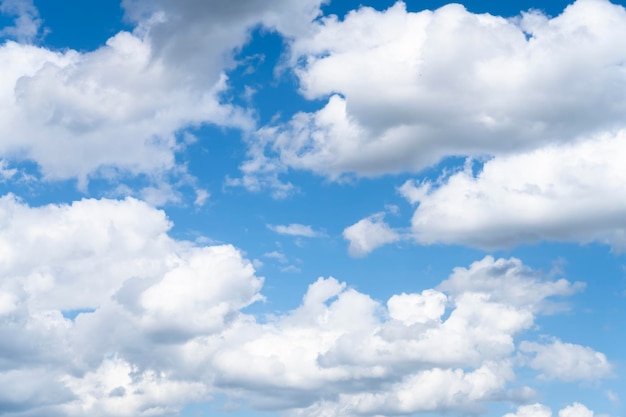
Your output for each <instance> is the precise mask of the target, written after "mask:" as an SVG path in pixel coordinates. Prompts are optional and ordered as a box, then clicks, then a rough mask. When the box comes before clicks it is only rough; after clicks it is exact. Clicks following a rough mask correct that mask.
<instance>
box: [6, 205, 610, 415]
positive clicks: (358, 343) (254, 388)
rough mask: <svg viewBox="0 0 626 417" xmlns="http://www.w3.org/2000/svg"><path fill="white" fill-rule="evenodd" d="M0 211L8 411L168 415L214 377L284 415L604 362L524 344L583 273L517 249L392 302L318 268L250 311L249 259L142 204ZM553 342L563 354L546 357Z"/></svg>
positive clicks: (579, 373) (577, 376) (483, 386)
mask: <svg viewBox="0 0 626 417" xmlns="http://www.w3.org/2000/svg"><path fill="white" fill-rule="evenodd" d="M0 211H1V213H2V216H0V218H2V223H0V248H1V249H2V250H1V251H0V253H1V256H2V259H1V262H0V268H1V270H0V274H1V275H2V276H3V280H2V282H1V283H0V322H1V323H2V326H0V328H1V329H2V330H1V332H2V335H1V336H2V337H0V349H1V350H2V351H3V352H4V355H3V359H2V360H0V380H1V381H3V383H5V384H6V385H10V386H15V387H18V388H19V389H15V390H13V391H11V392H10V393H9V392H5V393H3V394H2V397H0V402H1V403H2V404H3V409H4V410H11V411H8V412H7V413H6V415H7V416H11V415H18V413H22V414H19V415H37V414H39V415H40V414H41V413H42V412H45V414H46V415H51V416H57V415H59V416H61V415H64V416H80V415H85V414H89V415H94V416H102V417H106V416H120V415H121V416H136V415H153V416H166V415H173V414H175V413H176V412H177V410H179V409H180V407H181V405H182V404H184V403H185V402H188V401H195V400H207V399H209V398H210V397H211V396H212V395H214V394H216V393H223V394H226V395H228V396H229V397H231V399H232V400H233V401H235V402H239V403H249V404H250V405H251V406H253V407H255V408H261V409H268V408H270V409H277V410H283V411H288V412H290V413H293V414H294V415H318V416H324V415H335V414H338V413H339V414H342V415H346V416H351V415H355V416H356V415H371V416H374V415H380V414H384V415H399V414H407V413H414V412H420V411H445V410H448V411H453V410H459V409H464V410H470V409H472V410H480V409H481V408H482V407H484V406H485V404H486V402H488V401H490V400H493V399H496V398H508V397H510V396H511V395H512V394H511V392H513V391H512V390H513V389H514V388H515V387H514V377H515V373H516V369H517V368H518V367H519V366H529V367H530V369H537V370H538V371H539V372H540V373H541V375H545V376H546V377H549V378H556V379H563V380H566V381H576V380H586V379H589V380H593V379H598V378H603V377H605V376H607V374H608V373H609V372H610V369H611V366H610V364H609V362H608V361H607V359H606V358H605V357H604V356H603V355H602V354H601V353H598V352H595V351H593V350H592V349H591V348H589V347H583V346H578V345H573V344H567V343H561V342H554V343H553V344H552V345H541V344H539V343H536V342H533V341H525V342H524V341H522V342H521V344H520V343H519V339H520V338H521V337H522V336H523V334H524V331H525V330H527V329H529V328H530V327H531V326H532V325H533V324H534V323H535V320H536V318H537V317H538V316H539V315H541V314H542V313H544V312H549V311H553V310H554V309H553V308H552V307H551V306H552V303H553V302H552V301H551V299H552V298H554V297H564V296H568V295H570V294H572V293H574V292H576V291H579V290H580V289H581V288H582V284H580V283H574V284H573V283H570V282H568V281H566V280H564V279H561V280H557V281H552V280H547V279H545V278H543V277H541V276H540V275H539V274H538V273H536V272H533V271H531V270H529V269H528V268H527V267H525V266H523V265H522V264H521V262H520V261H518V260H516V259H510V260H505V259H498V260H495V259H492V258H489V257H487V258H485V259H483V260H481V261H478V262H475V263H474V264H472V265H471V266H470V267H469V268H457V269H455V270H454V271H453V273H452V274H451V275H450V277H449V278H448V279H447V280H445V281H443V282H442V283H441V285H440V286H439V287H437V288H434V289H426V290H424V291H422V292H420V293H412V294H405V293H402V294H397V295H394V296H392V297H391V298H390V299H389V300H388V301H387V303H386V304H383V303H381V302H379V301H376V300H374V299H373V298H371V297H370V296H369V295H367V294H364V293H361V292H358V291H356V290H355V289H352V288H350V287H348V286H347V285H346V284H345V283H341V282H339V281H338V280H336V279H334V278H326V279H325V278H320V279H318V280H317V281H315V282H314V283H312V284H311V285H310V286H309V288H308V290H307V292H306V294H305V295H304V297H303V299H302V303H301V305H300V306H299V307H298V308H296V309H295V310H292V311H289V312H285V313H279V314H277V315H275V316H271V317H268V318H267V319H266V320H263V321H259V320H257V319H256V318H255V317H254V316H252V315H249V314H246V313H243V312H242V311H241V310H242V309H243V308H245V307H246V306H248V305H250V304H251V303H253V302H255V301H259V300H262V299H263V296H262V295H261V292H260V291H261V286H262V283H263V279H262V278H259V277H257V276H256V275H255V272H254V269H253V267H252V265H251V264H250V262H248V261H247V260H245V259H244V258H243V257H242V255H241V253H240V252H239V251H238V250H237V249H235V248H233V247H232V246H228V245H223V246H205V247H202V246H197V245H195V244H192V243H190V242H186V241H178V240H175V239H173V238H171V237H170V236H169V235H168V230H169V228H170V227H171V223H170V222H169V221H168V220H167V218H166V216H165V214H164V213H163V212H162V211H160V210H156V209H154V208H152V207H151V206H149V205H147V204H146V203H143V202H140V201H138V200H134V199H131V198H127V199H125V200H105V199H103V200H93V199H92V200H82V201H77V202H74V203H73V204H71V205H46V206H41V207H31V206H28V205H26V204H24V203H22V202H20V201H19V200H18V199H17V198H16V197H14V196H12V195H7V196H4V197H2V198H1V199H0ZM35 254H37V255H35ZM34 341H37V342H36V343H34ZM518 347H519V349H518ZM556 350H558V351H559V352H562V351H567V352H569V353H571V354H572V355H574V356H573V357H574V359H572V360H566V359H563V360H560V361H558V362H553V361H550V360H549V357H550V355H554V354H559V353H558V352H557V353H555V352H556ZM520 355H521V357H524V358H526V359H525V360H523V361H521V362H519V359H518V358H519V357H520ZM561 356H562V357H563V358H564V356H563V355H561ZM546 358H548V359H546ZM593 358H595V361H596V362H597V361H600V362H602V367H600V368H599V367H597V366H595V364H596V363H595V362H594V359H593ZM518 362H519V363H518ZM580 363H586V364H588V365H589V367H588V368H584V367H580ZM555 367H558V369H557V368H555ZM53 381H56V383H55V382H53ZM49 386H55V387H56V388H55V391H50V390H49V389H47V387H49ZM416 387H422V388H421V389H420V390H419V392H421V394H419V395H416V394H415V392H417V391H416ZM423 387H429V389H428V390H424V389H423ZM524 392H526V396H525V398H526V399H528V397H529V395H530V396H532V390H531V389H529V388H526V389H525V390H524ZM42 410H43V411H42Z"/></svg>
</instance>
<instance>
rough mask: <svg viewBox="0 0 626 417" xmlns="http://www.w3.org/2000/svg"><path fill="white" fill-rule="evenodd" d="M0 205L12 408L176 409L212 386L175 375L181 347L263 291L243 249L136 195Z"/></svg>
mask: <svg viewBox="0 0 626 417" xmlns="http://www.w3.org/2000/svg"><path fill="white" fill-rule="evenodd" d="M0 213H2V216H0V217H1V219H2V220H0V248H1V251H0V275H1V276H2V280H1V281H0V322H1V324H2V325H1V326H0V328H1V329H2V330H1V331H0V333H1V335H0V349H1V350H2V351H3V352H4V354H3V358H2V359H1V360H0V380H2V381H4V383H5V385H7V386H8V385H10V386H16V387H21V388H20V389H19V390H15V391H14V392H13V394H11V395H9V396H8V397H6V398H2V400H0V401H2V404H3V409H15V410H28V409H31V408H32V409H33V410H34V409H35V408H36V407H44V406H46V407H50V410H49V411H50V413H46V414H47V415H69V416H73V415H76V416H80V415H84V414H85V413H88V414H90V415H98V416H113V415H129V416H130V415H133V416H134V415H139V414H140V410H146V409H152V410H153V411H152V413H153V414H151V415H171V413H172V412H173V410H176V409H178V408H179V407H180V405H181V404H182V403H183V402H185V401H187V400H190V399H193V398H195V396H197V395H200V394H201V393H206V392H207V385H206V383H204V382H202V381H201V380H199V379H198V380H191V381H190V380H189V379H185V378H182V379H181V378H180V377H177V376H176V375H175V374H177V373H180V372H181V367H179V366H175V367H174V368H171V367H170V365H168V360H167V359H166V358H168V357H170V358H171V355H172V353H173V352H172V351H171V346H176V345H177V344H181V343H184V342H185V341H187V340H190V339H193V338H195V337H199V336H201V335H209V334H213V333H216V332H220V331H222V330H223V329H224V328H225V326H227V323H228V322H230V321H232V320H234V319H235V318H236V316H237V314H239V313H238V312H239V310H240V309H241V308H243V307H245V306H247V305H249V304H250V303H253V302H254V301H256V300H259V299H261V298H262V297H261V295H260V293H259V291H260V289H261V285H262V282H263V280H262V279H261V278H258V277H256V276H255V274H254V269H253V268H252V266H251V264H250V263H249V262H248V261H247V260H245V259H244V258H243V257H242V256H241V254H240V252H239V251H238V250H236V249H235V248H234V247H232V246H229V245H224V246H206V247H199V246H196V245H194V244H192V243H190V242H186V241H177V240H174V239H172V238H171V237H169V235H168V233H167V232H168V230H169V229H170V227H171V223H170V222H169V221H168V219H167V218H166V216H165V214H164V213H163V212H162V211H160V210H156V209H154V208H153V207H151V206H149V205H148V204H146V203H143V202H141V201H138V200H134V199H132V198H127V199H125V200H93V199H90V200H81V201H77V202H74V203H73V204H71V205H65V204H62V205H46V206H41V207H30V206H28V205H26V204H24V203H22V202H20V201H19V200H18V199H17V198H16V197H14V196H12V195H7V196H4V197H2V198H1V199H0ZM33 340H36V341H38V343H36V344H34V343H32V341H33ZM46 386H49V387H52V386H54V387H58V389H56V390H55V391H50V390H49V389H44V387H46ZM165 392H167V393H168V394H167V395H163V394H164V393H165ZM55 413H56V414H55ZM120 413H121V414H120Z"/></svg>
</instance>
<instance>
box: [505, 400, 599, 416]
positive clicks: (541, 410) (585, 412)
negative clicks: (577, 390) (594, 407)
mask: <svg viewBox="0 0 626 417" xmlns="http://www.w3.org/2000/svg"><path fill="white" fill-rule="evenodd" d="M593 415H594V413H593V411H591V410H589V409H588V408H587V407H585V406H584V405H582V404H580V403H574V404H572V405H568V406H567V407H565V408H563V409H561V410H559V417H593ZM504 417H552V410H550V408H549V407H546V406H545V405H543V404H531V405H523V406H521V407H519V408H518V409H517V412H516V413H509V414H506V415H504Z"/></svg>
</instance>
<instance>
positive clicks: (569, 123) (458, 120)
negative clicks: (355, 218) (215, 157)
mask: <svg viewBox="0 0 626 417" xmlns="http://www.w3.org/2000/svg"><path fill="white" fill-rule="evenodd" d="M372 28H376V30H372ZM625 28H626V11H625V10H624V9H623V7H621V6H618V5H613V4H611V3H609V2H608V1H604V0H601V1H586V0H580V1H577V2H576V3H574V4H573V5H571V6H569V7H567V8H566V9H565V10H564V12H563V13H562V14H561V15H560V16H557V17H555V18H548V17H546V16H543V15H541V14H539V13H538V12H530V13H524V14H522V15H521V16H520V17H519V18H515V19H504V18H502V17H499V16H492V15H488V14H473V13H470V12H468V11H466V10H465V9H464V8H463V6H461V5H459V4H451V5H447V6H444V7H442V8H440V9H437V10H435V11H432V12H431V11H422V12H418V13H413V12H407V11H406V9H405V5H404V4H403V3H401V2H398V3H396V4H395V5H394V6H393V7H391V8H389V9H388V10H385V11H376V10H374V9H371V8H367V7H363V8H360V9H359V10H356V11H351V12H350V13H348V15H347V16H346V17H345V19H343V20H338V19H337V18H336V17H325V18H323V19H321V20H319V21H318V22H317V26H316V27H315V32H314V33H313V34H312V35H311V36H300V37H298V38H296V40H295V41H294V44H293V46H292V48H291V51H292V64H293V65H294V66H295V71H296V74H297V75H298V77H299V79H300V85H301V91H302V93H303V95H304V96H305V97H306V98H309V99H325V98H327V97H329V96H330V98H328V102H327V104H326V105H325V106H324V108H322V109H321V110H319V111H317V112H313V113H299V114H297V115H295V116H294V117H293V118H292V120H291V121H290V122H288V123H286V124H283V125H276V126H268V127H265V128H263V129H261V130H260V131H259V132H258V136H259V138H258V142H256V144H255V145H254V146H262V147H265V148H266V149H265V152H259V151H258V149H256V148H255V149H256V150H255V152H253V153H252V154H251V157H252V158H253V159H256V160H257V161H264V162H263V164H260V165H262V166H264V167H267V166H274V167H275V169H274V170H272V172H273V173H274V174H275V175H276V174H280V172H281V170H284V169H286V168H296V169H305V170H311V171H313V172H316V173H319V174H321V175H325V176H328V177H330V178H337V177H340V176H342V175H343V174H346V173H355V174H357V175H361V176H373V175H382V174H386V173H396V172H402V171H407V170H409V171H415V170H420V169H422V168H424V167H426V166H428V165H431V164H433V163H435V162H437V161H439V160H440V159H441V158H443V157H445V156H449V155H454V156H456V155H473V156H479V155H484V154H495V155H500V154H506V153H509V152H512V151H520V150H525V149H529V148H537V147H541V146H544V145H545V144H548V143H559V142H572V141H575V140H578V139H579V138H580V137H581V136H588V135H592V134H595V133H597V132H601V131H605V130H611V129H616V128H623V127H624V126H625V125H624V119H623V117H622V115H623V108H624V106H625V105H626V101H625V100H626V99H625V97H626V91H625V90H624V85H626V83H625V82H624V81H625V77H626V75H625V73H624V71H623V62H624V60H625V59H626V47H624V44H623V42H621V39H623V38H625V37H626V29H625ZM527 38H528V39H527ZM259 144H260V145H259ZM268 158H269V159H270V160H271V161H268ZM253 165H254V164H251V165H249V166H248V165H247V166H246V167H247V169H248V171H249V170H250V168H251V167H252V166H253ZM257 165H258V164H257ZM260 165H258V167H259V168H260ZM259 174H263V172H262V171H259ZM247 175H251V173H250V172H247Z"/></svg>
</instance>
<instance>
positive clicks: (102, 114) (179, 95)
mask: <svg viewBox="0 0 626 417" xmlns="http://www.w3.org/2000/svg"><path fill="white" fill-rule="evenodd" d="M319 3H320V2H319V0H302V1H298V2H293V1H284V0H275V1H271V2H267V1H266V2H258V1H248V2H247V5H246V6H244V5H243V3H241V4H239V3H238V4H237V5H231V4H229V5H227V6H224V5H222V4H221V3H220V2H211V3H207V2H197V1H181V2H175V3H172V2H165V1H161V2H147V1H132V0H130V1H125V2H123V6H124V7H125V10H126V13H127V17H128V19H129V21H131V22H132V23H134V24H135V25H136V26H135V29H134V31H133V32H132V33H128V32H119V33H118V34H116V35H114V36H113V37H111V38H110V39H108V40H107V41H106V45H105V46H103V47H101V48H98V49H96V50H94V51H90V52H85V53H79V52H76V51H72V50H69V51H66V52H55V51H51V50H48V49H45V48H41V47H35V46H30V45H25V44H20V43H15V42H11V41H9V42H6V43H4V44H3V45H1V46H0V61H2V62H4V63H6V65H3V66H2V68H1V69H0V80H1V81H0V137H1V138H2V140H0V157H11V158H16V159H19V160H24V159H28V160H32V161H34V162H36V163H37V164H38V165H39V167H40V169H41V172H42V174H43V176H44V177H45V178H46V179H68V178H78V179H79V182H80V183H79V185H80V186H81V187H85V186H86V184H87V181H88V179H89V177H96V176H99V177H104V178H111V177H115V176H118V175H127V174H130V175H138V174H147V175H148V176H153V175H155V176H157V177H158V176H159V175H162V174H163V173H164V172H170V171H171V170H173V169H174V167H175V164H176V162H175V158H174V155H175V153H176V152H177V150H179V149H180V147H181V146H184V142H185V140H184V138H182V139H179V138H178V136H179V135H183V136H184V132H183V130H184V129H185V128H188V127H192V126H198V125H202V124H206V123H212V124H217V125H220V126H230V127H237V128H241V129H243V130H244V131H249V130H251V129H253V128H254V125H255V123H254V121H253V118H252V117H251V115H250V114H249V113H248V112H246V111H244V110H242V109H240V108H237V107H234V106H232V105H230V104H227V103H223V102H222V101H221V100H222V98H221V94H222V93H223V92H224V91H225V90H226V88H227V78H226V76H225V75H224V74H225V71H226V70H227V69H229V68H232V67H234V66H235V65H236V64H235V63H234V62H233V58H232V56H233V54H234V53H235V50H236V49H237V48H239V47H241V46H242V45H244V44H245V43H246V42H247V41H248V40H249V36H250V30H252V28H255V27H257V26H259V25H262V26H265V27H268V28H272V29H276V30H279V31H281V33H284V34H287V35H290V36H293V35H294V34H296V33H300V32H301V31H302V30H306V28H307V27H308V25H307V24H306V23H308V22H310V21H311V20H312V19H313V18H315V17H316V16H317V14H318V13H319V8H318V7H319ZM1 7H2V8H3V11H5V12H11V13H18V12H19V14H20V16H22V17H23V16H31V17H36V16H37V13H36V12H37V11H36V9H35V8H34V6H32V3H30V2H28V1H20V0H5V1H4V2H2V6H1ZM18 29H19V32H20V33H22V32H24V31H25V30H26V29H24V28H23V27H21V26H20V27H18V28H16V30H18ZM198 34H202V36H198Z"/></svg>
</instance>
